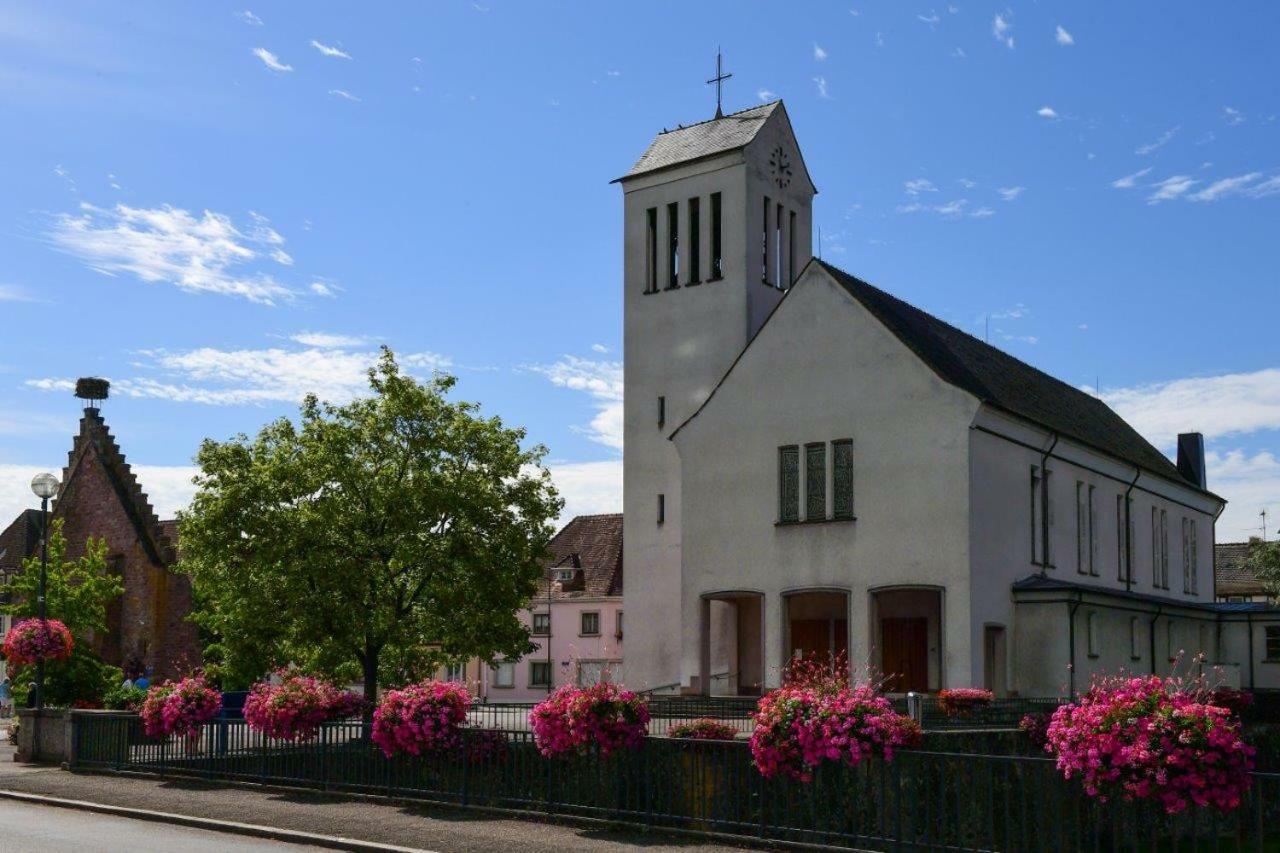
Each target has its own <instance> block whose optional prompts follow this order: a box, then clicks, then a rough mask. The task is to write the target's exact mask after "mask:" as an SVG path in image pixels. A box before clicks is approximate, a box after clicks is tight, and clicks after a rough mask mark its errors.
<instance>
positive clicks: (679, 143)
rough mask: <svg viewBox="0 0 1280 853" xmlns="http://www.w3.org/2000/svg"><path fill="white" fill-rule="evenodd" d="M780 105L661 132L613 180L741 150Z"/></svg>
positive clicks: (749, 110) (752, 109)
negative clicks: (631, 163) (625, 171)
mask: <svg viewBox="0 0 1280 853" xmlns="http://www.w3.org/2000/svg"><path fill="white" fill-rule="evenodd" d="M781 103H782V102H781V101H773V102H771V103H768V104H761V105H760V106H758V107H751V108H750V109H746V110H742V111H741V112H736V113H730V114H729V115H727V116H724V117H723V118H713V119H708V120H707V121H703V122H699V123H697V124H691V125H688V126H685V127H678V128H676V129H675V130H664V131H663V132H662V133H660V134H658V135H657V136H656V137H654V140H653V142H651V143H649V147H648V148H647V149H645V152H644V153H643V154H641V155H640V159H639V160H637V161H636V164H635V165H634V166H632V167H631V171H629V172H627V173H626V174H625V175H623V176H622V177H621V178H618V179H617V180H619V181H624V180H626V179H627V178H634V177H635V176H636V175H643V174H645V173H646V172H656V171H658V170H659V169H666V168H669V167H671V166H675V165H678V164H680V163H687V162H689V161H690V160H700V159H702V158H704V157H711V156H714V155H716V154H723V153H725V152H726V151H733V150H735V149H738V148H742V147H743V146H745V145H747V144H748V143H750V142H751V140H753V139H755V136H756V133H757V132H758V131H759V130H760V128H762V127H764V123H765V122H766V121H767V120H768V118H769V116H771V115H772V114H773V111H774V110H775V109H777V108H778V106H779V105H781Z"/></svg>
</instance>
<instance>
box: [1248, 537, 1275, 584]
mask: <svg viewBox="0 0 1280 853" xmlns="http://www.w3.org/2000/svg"><path fill="white" fill-rule="evenodd" d="M1246 562H1247V564H1248V566H1249V568H1251V569H1252V570H1253V573H1254V575H1255V576H1256V577H1257V578H1258V580H1260V581H1262V582H1263V584H1265V585H1266V587H1267V589H1268V590H1269V591H1270V593H1271V594H1272V595H1280V541H1277V542H1264V541H1262V540H1261V539H1257V538H1255V539H1250V540H1249V556H1248V557H1247V558H1246Z"/></svg>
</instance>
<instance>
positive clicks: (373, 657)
mask: <svg viewBox="0 0 1280 853" xmlns="http://www.w3.org/2000/svg"><path fill="white" fill-rule="evenodd" d="M360 665H361V667H362V668H363V670H364V730H365V734H366V735H368V734H370V733H371V732H372V731H373V709H374V708H375V707H377V704H378V650H377V649H365V653H364V654H363V655H361V657H360Z"/></svg>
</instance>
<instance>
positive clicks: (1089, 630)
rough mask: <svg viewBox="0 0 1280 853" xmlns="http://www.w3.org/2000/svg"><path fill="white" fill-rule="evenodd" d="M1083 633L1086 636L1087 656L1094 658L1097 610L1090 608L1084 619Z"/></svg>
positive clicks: (1096, 650)
mask: <svg viewBox="0 0 1280 853" xmlns="http://www.w3.org/2000/svg"><path fill="white" fill-rule="evenodd" d="M1085 635H1086V636H1087V637H1088V643H1089V657H1091V658H1096V657H1097V656H1098V612H1097V611H1096V610H1090V611H1089V616H1088V617H1087V618H1086V619H1085Z"/></svg>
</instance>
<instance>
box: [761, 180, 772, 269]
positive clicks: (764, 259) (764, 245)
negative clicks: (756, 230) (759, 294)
mask: <svg viewBox="0 0 1280 853" xmlns="http://www.w3.org/2000/svg"><path fill="white" fill-rule="evenodd" d="M769 206H770V205H769V197H768V196H765V197H764V209H763V210H762V211H761V213H762V215H763V219H762V220H761V224H760V280H761V281H763V282H764V283H765V284H768V283H769Z"/></svg>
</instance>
